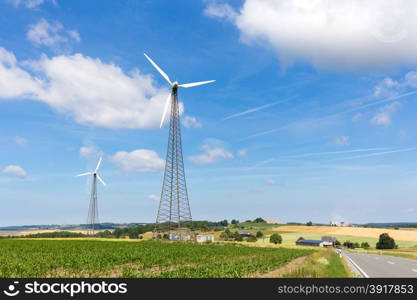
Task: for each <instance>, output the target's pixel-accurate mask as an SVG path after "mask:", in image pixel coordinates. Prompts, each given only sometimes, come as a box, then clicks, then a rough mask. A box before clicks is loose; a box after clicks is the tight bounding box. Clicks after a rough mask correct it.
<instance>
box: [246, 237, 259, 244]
mask: <svg viewBox="0 0 417 300" xmlns="http://www.w3.org/2000/svg"><path fill="white" fill-rule="evenodd" d="M257 240H258V239H257V238H256V237H254V236H250V237H248V238H247V239H246V241H247V242H252V243H254V242H256V241H257Z"/></svg>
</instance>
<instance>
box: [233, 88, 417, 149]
mask: <svg viewBox="0 0 417 300" xmlns="http://www.w3.org/2000/svg"><path fill="white" fill-rule="evenodd" d="M415 94H417V90H415V91H412V92H408V93H404V94H401V95H397V96H394V97H390V98H387V99H382V100H378V101H374V102H371V103H367V104H364V105H361V106H359V107H355V108H351V109H348V110H345V111H342V112H338V113H334V114H331V115H328V116H324V117H321V118H318V119H313V120H311V121H310V122H319V121H322V120H326V119H329V118H333V117H336V116H339V115H343V114H346V113H351V112H355V111H358V110H361V109H364V108H367V107H369V106H374V105H378V104H381V103H385V102H390V101H394V100H397V99H401V98H404V97H408V96H412V95H415ZM307 122H308V121H307ZM295 124H297V122H292V123H289V124H286V125H283V126H281V127H278V128H274V129H270V130H267V131H263V132H259V133H255V134H252V135H250V136H247V137H245V138H242V139H240V140H239V141H244V140H248V139H251V138H254V137H258V136H262V135H265V134H269V133H274V132H278V131H282V130H285V129H288V128H290V127H291V126H293V125H295Z"/></svg>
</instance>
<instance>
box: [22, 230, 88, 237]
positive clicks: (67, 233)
mask: <svg viewBox="0 0 417 300" xmlns="http://www.w3.org/2000/svg"><path fill="white" fill-rule="evenodd" d="M22 237H25V238H77V237H87V235H85V234H83V233H79V232H70V231H54V232H41V233H34V234H28V235H25V236H22Z"/></svg>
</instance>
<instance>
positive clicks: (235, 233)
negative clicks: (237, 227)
mask: <svg viewBox="0 0 417 300" xmlns="http://www.w3.org/2000/svg"><path fill="white" fill-rule="evenodd" d="M233 238H234V240H235V241H238V242H241V241H243V237H242V236H241V235H240V234H239V232H237V231H235V232H234V233H233Z"/></svg>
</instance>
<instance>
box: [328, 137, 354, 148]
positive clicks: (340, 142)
mask: <svg viewBox="0 0 417 300" xmlns="http://www.w3.org/2000/svg"><path fill="white" fill-rule="evenodd" d="M331 144H332V145H333V146H349V145H350V139H349V137H348V136H346V135H341V136H337V137H335V138H334V140H333V141H332V142H331Z"/></svg>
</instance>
